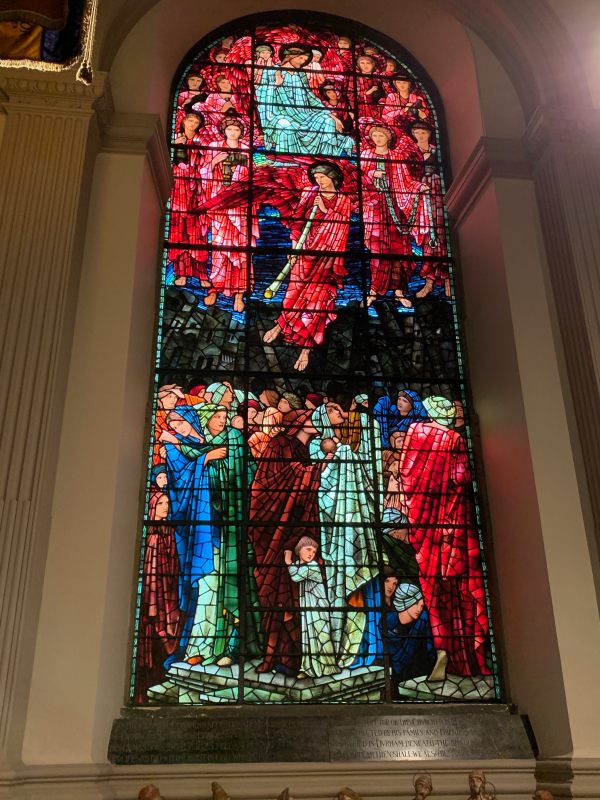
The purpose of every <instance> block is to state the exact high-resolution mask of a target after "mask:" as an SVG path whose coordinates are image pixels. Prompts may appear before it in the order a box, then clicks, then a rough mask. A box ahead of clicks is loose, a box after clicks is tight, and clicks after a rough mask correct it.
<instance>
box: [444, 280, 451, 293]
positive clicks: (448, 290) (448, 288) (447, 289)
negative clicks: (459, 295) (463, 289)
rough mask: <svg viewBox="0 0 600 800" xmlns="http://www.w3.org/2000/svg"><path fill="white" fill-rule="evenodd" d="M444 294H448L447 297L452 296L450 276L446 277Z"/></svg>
mask: <svg viewBox="0 0 600 800" xmlns="http://www.w3.org/2000/svg"><path fill="white" fill-rule="evenodd" d="M444 294H445V295H446V297H450V295H451V294H452V292H451V290H450V278H446V280H445V281H444Z"/></svg>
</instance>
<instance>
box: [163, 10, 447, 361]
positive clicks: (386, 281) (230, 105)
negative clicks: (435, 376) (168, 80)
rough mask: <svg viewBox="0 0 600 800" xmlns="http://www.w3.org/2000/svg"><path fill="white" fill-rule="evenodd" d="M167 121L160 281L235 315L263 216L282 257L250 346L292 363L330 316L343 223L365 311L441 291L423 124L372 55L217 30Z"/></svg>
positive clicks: (432, 173) (296, 33) (443, 244)
mask: <svg viewBox="0 0 600 800" xmlns="http://www.w3.org/2000/svg"><path fill="white" fill-rule="evenodd" d="M258 36H260V37H262V39H261V38H257V37H258ZM173 120H174V177H175V185H174V189H173V192H172V195H171V201H170V225H169V230H168V249H167V259H168V262H169V263H170V264H172V269H173V281H174V284H175V285H176V286H180V287H189V286H194V287H198V288H199V289H200V290H201V291H203V293H204V303H205V304H206V306H207V307H210V306H212V305H214V304H215V303H217V302H218V301H219V299H220V298H230V301H231V302H232V303H233V309H234V310H235V311H236V312H241V311H243V309H244V308H245V305H246V304H247V301H248V299H249V298H250V297H251V296H252V292H253V289H254V287H255V278H256V276H255V265H254V263H253V257H252V252H251V250H252V248H255V247H256V245H257V241H258V239H259V236H260V225H259V222H260V216H261V209H263V208H264V206H265V204H268V205H270V206H273V207H275V208H276V209H277V210H278V212H279V214H280V219H281V222H282V224H283V225H284V226H285V227H286V228H287V230H288V233H289V242H288V245H289V247H290V255H289V258H288V261H287V263H286V266H285V267H284V270H283V271H282V272H281V273H280V274H279V275H277V274H276V272H275V273H274V274H273V275H272V277H273V278H274V279H275V280H274V281H273V284H272V285H271V286H270V287H269V291H268V292H267V293H266V297H267V298H272V297H276V298H278V299H280V301H281V313H280V315H279V316H278V318H277V319H276V322H275V324H274V325H273V326H272V327H271V328H270V329H269V330H268V331H266V332H265V333H264V340H265V342H267V343H271V342H273V341H275V340H277V339H279V338H281V340H282V341H283V342H285V343H287V344H290V345H293V346H296V347H298V348H300V353H299V356H298V359H297V362H296V368H297V369H298V370H304V369H306V366H307V364H308V360H309V355H310V351H311V349H313V348H314V347H317V346H319V345H320V344H322V343H323V339H324V335H325V330H326V327H327V325H328V324H329V323H330V322H331V321H332V320H333V319H334V318H335V314H334V309H335V307H336V302H337V296H338V293H339V292H340V290H341V289H342V287H343V286H344V280H345V278H346V276H347V268H346V266H345V263H344V257H343V255H344V253H345V252H346V251H347V249H348V247H349V243H348V237H349V232H350V222H351V220H352V219H353V216H356V215H358V216H359V217H360V220H361V230H362V234H361V239H362V241H361V242H360V245H359V247H360V249H361V250H362V251H364V252H367V253H368V254H369V265H368V269H367V272H368V275H367V285H366V287H365V303H366V304H368V305H371V304H373V303H374V302H376V301H377V300H379V299H381V298H384V297H386V296H389V297H390V298H393V299H395V301H396V302H397V303H398V304H399V305H401V306H403V307H405V308H410V307H412V305H413V302H414V297H412V296H411V292H412V294H413V295H415V296H417V297H426V296H427V295H429V294H431V293H432V292H434V291H436V292H438V293H441V294H442V296H449V295H450V274H449V265H448V249H447V239H446V230H445V218H444V205H443V194H442V183H441V177H440V172H439V162H438V153H437V145H436V119H435V115H434V112H433V110H432V108H431V107H430V104H429V101H428V100H427V97H426V94H425V92H424V91H423V90H421V89H419V88H418V86H417V84H416V82H415V80H414V78H413V77H412V76H411V75H410V74H408V73H407V72H406V71H405V70H404V69H403V68H401V66H400V65H399V64H398V63H397V62H396V61H395V60H394V59H392V58H389V57H386V56H385V54H384V53H383V52H381V51H379V50H377V48H375V47H373V46H369V45H368V44H367V43H362V44H359V43H352V42H351V40H350V39H349V37H347V36H343V35H337V36H336V35H333V34H324V33H319V34H316V33H314V32H311V31H309V30H307V29H301V28H299V27H298V26H293V25H289V26H283V27H278V28H273V29H268V30H262V31H259V32H257V34H256V35H255V36H250V35H244V36H240V37H239V38H237V39H234V38H233V37H228V38H227V39H224V40H223V41H222V42H220V43H219V44H218V45H217V46H215V47H213V48H212V49H211V50H210V51H209V52H208V53H207V54H205V56H204V57H203V58H200V59H198V60H197V62H195V64H194V65H193V66H192V67H191V68H190V69H189V70H188V71H187V72H186V74H185V79H184V83H183V86H182V88H181V90H180V91H179V93H178V96H177V101H176V107H175V109H174V115H173ZM415 254H416V255H418V259H417V258H416V257H415ZM415 279H418V280H417V284H416V286H418V288H416V287H415V286H413V287H412V288H409V285H410V284H411V281H412V283H413V284H414V283H415ZM284 285H285V286H284ZM283 286H284V288H283V289H282V287H283ZM280 290H281V292H282V294H281V296H279V295H278V293H279V291H280Z"/></svg>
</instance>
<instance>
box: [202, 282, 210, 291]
mask: <svg viewBox="0 0 600 800" xmlns="http://www.w3.org/2000/svg"><path fill="white" fill-rule="evenodd" d="M200 286H201V287H202V288H203V289H208V287H209V286H210V281H207V280H203V281H200Z"/></svg>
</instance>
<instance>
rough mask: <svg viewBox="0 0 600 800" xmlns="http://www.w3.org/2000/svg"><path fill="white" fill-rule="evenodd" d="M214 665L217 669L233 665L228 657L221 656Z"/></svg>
mask: <svg viewBox="0 0 600 800" xmlns="http://www.w3.org/2000/svg"><path fill="white" fill-rule="evenodd" d="M215 663H216V665H217V667H230V666H231V665H232V664H233V659H232V658H230V657H229V656H221V658H220V659H219V660H218V661H216V662H215Z"/></svg>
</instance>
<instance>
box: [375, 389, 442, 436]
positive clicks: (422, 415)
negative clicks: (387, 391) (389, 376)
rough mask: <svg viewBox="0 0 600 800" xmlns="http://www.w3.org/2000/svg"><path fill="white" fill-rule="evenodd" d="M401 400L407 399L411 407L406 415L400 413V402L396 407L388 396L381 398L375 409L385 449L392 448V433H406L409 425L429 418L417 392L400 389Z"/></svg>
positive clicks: (399, 396)
mask: <svg viewBox="0 0 600 800" xmlns="http://www.w3.org/2000/svg"><path fill="white" fill-rule="evenodd" d="M400 398H405V399H406V400H408V402H409V403H410V405H411V408H410V410H409V411H408V413H406V414H402V413H401V412H400V410H399V408H398V404H397V403H398V401H396V405H394V403H392V400H391V398H390V397H388V395H384V396H383V397H380V398H379V400H378V401H377V402H376V403H375V407H374V409H373V414H374V415H375V419H376V420H377V422H379V427H380V428H381V446H382V447H384V448H389V447H390V436H391V435H392V433H395V432H396V431H401V432H404V431H406V430H408V427H409V425H412V423H413V422H420V421H423V420H426V419H428V418H429V417H428V415H427V411H426V410H425V406H424V405H423V403H422V401H421V398H420V397H419V395H418V394H417V392H413V391H412V389H400V391H399V392H398V399H400Z"/></svg>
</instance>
